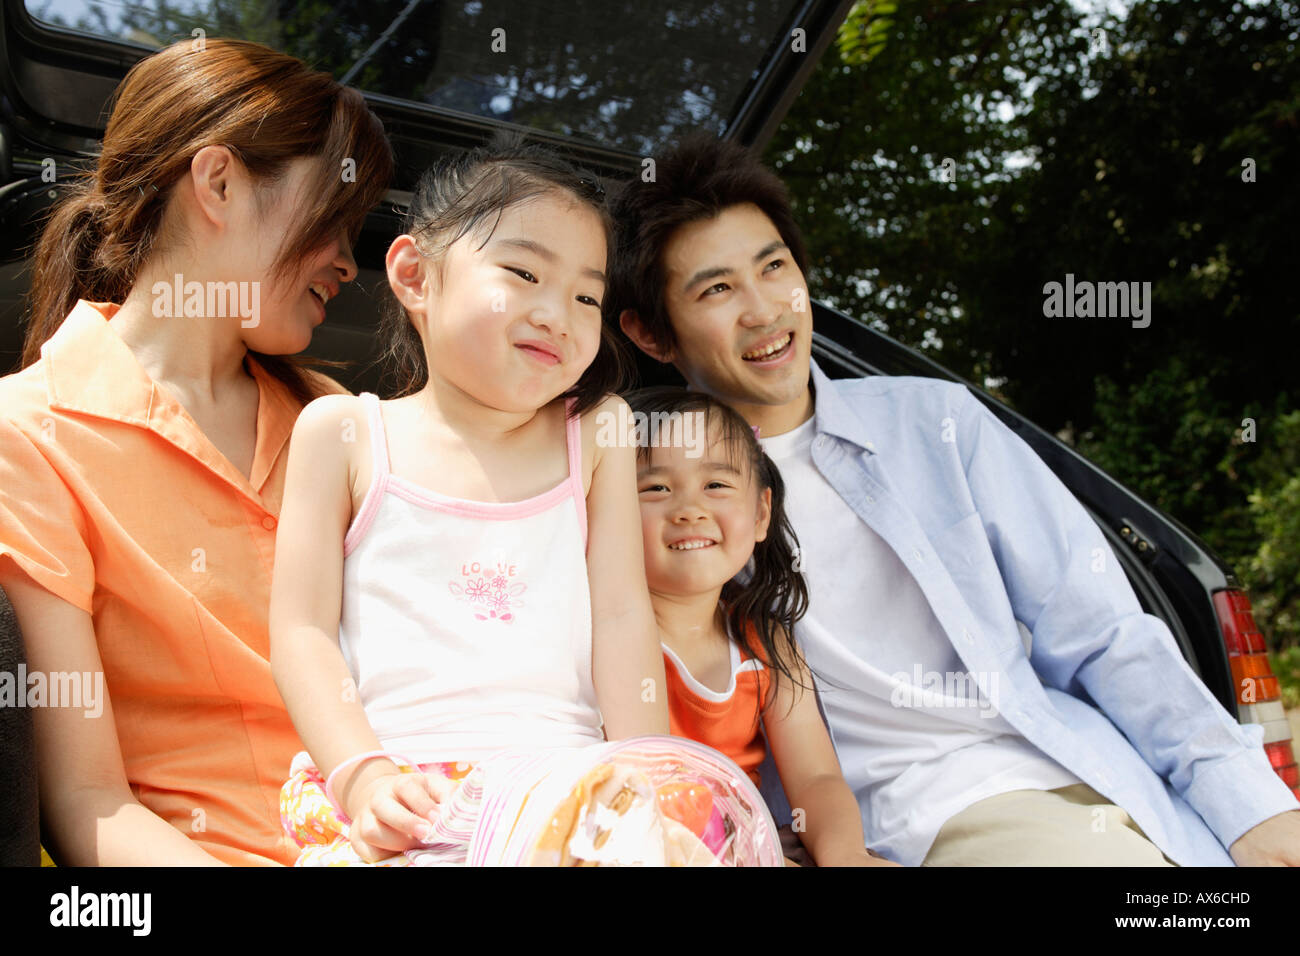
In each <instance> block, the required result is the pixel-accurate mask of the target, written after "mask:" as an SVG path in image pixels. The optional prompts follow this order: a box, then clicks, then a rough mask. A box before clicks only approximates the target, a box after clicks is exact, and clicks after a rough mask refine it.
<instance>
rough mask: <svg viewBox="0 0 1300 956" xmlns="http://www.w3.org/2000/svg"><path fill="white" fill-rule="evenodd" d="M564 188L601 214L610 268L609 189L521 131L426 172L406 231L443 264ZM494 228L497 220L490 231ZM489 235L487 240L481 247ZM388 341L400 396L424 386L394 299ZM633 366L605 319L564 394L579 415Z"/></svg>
mask: <svg viewBox="0 0 1300 956" xmlns="http://www.w3.org/2000/svg"><path fill="white" fill-rule="evenodd" d="M557 190H558V191H562V192H564V193H566V194H567V195H568V196H570V197H572V198H573V199H574V200H576V201H577V202H579V203H580V204H581V205H583V206H585V207H587V208H588V209H590V210H592V211H593V212H595V213H596V215H597V216H598V217H599V218H600V222H601V225H602V227H603V228H604V230H605V252H606V255H605V262H606V266H605V271H606V273H609V272H610V271H611V270H612V268H613V262H614V224H613V221H612V220H611V219H610V214H609V209H608V207H607V206H606V205H605V190H604V187H603V186H601V184H600V183H599V181H598V180H597V179H596V177H595V176H593V175H591V174H590V173H586V172H584V171H582V170H580V169H578V168H577V167H575V166H573V165H571V164H570V163H568V162H567V161H565V160H563V159H561V158H560V157H559V156H557V155H556V154H555V153H553V152H551V151H550V150H549V149H546V148H545V147H543V146H540V145H537V144H529V143H527V142H525V140H524V138H523V135H522V134H520V133H517V132H500V133H498V134H497V135H496V137H495V138H494V139H493V140H492V142H491V143H490V144H488V145H486V146H480V147H478V148H477V149H473V150H470V151H469V152H464V153H460V154H458V155H455V156H451V157H445V158H443V159H441V160H439V161H438V162H437V163H436V164H434V166H432V167H431V168H430V169H428V170H426V171H425V173H424V175H422V176H421V177H420V181H419V184H418V185H417V186H416V187H415V192H414V193H413V194H412V196H411V204H410V206H409V207H408V208H407V212H406V217H405V219H404V220H403V222H402V231H403V232H404V233H406V234H408V235H410V236H411V237H412V238H414V239H415V240H416V242H417V244H418V245H419V246H420V250H421V251H422V252H423V253H424V254H425V255H426V256H429V257H430V258H432V259H436V260H441V259H442V257H443V256H444V255H445V254H446V252H447V250H448V249H449V248H451V245H452V244H453V243H454V242H456V240H458V239H460V238H462V237H464V236H466V235H468V234H470V233H472V232H474V231H475V230H476V229H478V228H479V226H481V225H483V224H484V223H485V222H487V221H488V220H489V219H490V218H492V217H494V216H495V217H496V220H497V221H499V220H500V217H501V213H503V212H504V211H505V210H506V209H508V208H510V207H511V206H514V205H517V204H518V203H522V202H525V201H527V200H529V199H533V198H535V197H537V196H541V195H544V194H546V193H548V192H553V191H557ZM495 228H496V223H495V222H493V229H495ZM490 238H491V232H490V231H489V233H488V235H487V236H486V237H484V240H483V241H484V243H486V242H487V241H488V240H489V239H490ZM379 335H380V341H381V342H383V343H384V346H383V353H382V354H381V356H380V361H381V362H384V363H385V366H386V372H387V374H388V375H390V376H391V377H392V378H393V379H394V381H395V388H396V391H395V394H396V395H398V396H400V395H407V394H409V393H411V392H414V391H417V390H418V389H420V388H422V387H423V386H424V384H425V382H427V381H428V378H429V369H428V365H427V363H426V361H425V357H424V345H423V343H422V342H421V341H420V334H419V332H417V331H416V329H415V326H414V325H413V324H412V322H411V319H410V317H409V316H408V315H407V314H406V310H405V309H403V308H402V306H401V304H400V303H398V302H397V299H396V297H391V298H390V302H389V305H388V308H387V309H386V310H385V313H384V316H383V319H382V320H381V322H380V327H379ZM629 368H630V362H629V361H628V358H627V354H626V352H625V351H624V347H623V345H622V344H621V342H620V340H619V337H618V336H617V335H616V334H615V333H614V331H613V330H612V329H610V328H608V327H607V326H606V325H605V324H604V323H603V322H602V323H601V329H600V350H599V351H598V352H597V353H596V358H595V361H593V362H592V363H591V365H590V366H588V367H587V370H586V371H585V372H584V373H583V374H582V377H581V378H580V379H578V382H577V384H576V385H574V386H573V388H571V389H569V391H567V392H565V393H564V395H563V396H562V397H563V398H566V399H567V398H575V399H576V400H577V401H576V405H575V407H574V414H576V415H580V414H582V413H583V412H585V411H587V410H588V409H591V408H594V407H595V406H596V405H598V404H600V402H601V400H602V399H604V398H605V396H606V395H608V394H610V393H611V392H618V391H619V390H620V389H622V388H623V387H624V385H625V384H626V382H627V381H628V369H629Z"/></svg>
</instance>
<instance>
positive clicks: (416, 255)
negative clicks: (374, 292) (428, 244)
mask: <svg viewBox="0 0 1300 956" xmlns="http://www.w3.org/2000/svg"><path fill="white" fill-rule="evenodd" d="M384 267H385V269H387V271H388V285H389V287H390V288H391V289H392V290H393V295H395V296H396V297H397V301H398V302H400V303H401V305H402V308H404V309H406V311H407V313H408V314H411V315H415V314H417V313H418V314H421V315H422V314H424V312H425V310H426V308H427V305H428V297H429V293H430V292H431V291H433V289H434V288H435V287H436V285H437V274H436V273H437V270H436V269H433V268H431V264H430V262H429V261H428V260H427V259H426V258H425V257H424V255H423V254H422V253H421V252H420V248H419V246H417V245H416V244H415V240H414V239H412V238H411V237H410V236H408V235H401V236H398V237H397V238H396V239H394V240H393V243H392V245H390V246H389V247H388V254H387V255H386V256H384ZM426 280H427V281H426Z"/></svg>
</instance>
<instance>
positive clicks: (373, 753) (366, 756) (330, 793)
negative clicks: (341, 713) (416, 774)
mask: <svg viewBox="0 0 1300 956" xmlns="http://www.w3.org/2000/svg"><path fill="white" fill-rule="evenodd" d="M376 757H387V758H388V759H389V760H391V761H393V763H395V764H398V765H401V764H405V765H406V766H408V767H412V768H414V769H416V770H419V769H420V765H419V764H417V763H416V762H415V761H414V760H409V759H407V758H406V757H403V756H402V755H401V754H395V753H392V752H391V751H388V750H367V751H366V752H365V753H359V754H353V755H352V756H351V757H349V758H348V759H347V760H345V761H343V762H342V763H341V764H339V765H338V766H337V767H335V768H334V769H333V770H331V771H330V775H329V779H328V780H326V781H325V799H326V800H328V801H329V802H330V805H331V806H333V807H334V812H335V813H337V814H338V815H339V819H340V820H342V821H343V822H344V823H351V822H352V818H351V817H349V816H348V815H347V813H346V812H345V811H344V809H343V804H342V803H340V802H339V800H338V798H336V797H335V796H334V780H335V778H337V777H338V775H339V773H340V771H343V770H347V769H348V768H349V767H355V766H356V765H357V764H359V763H361V762H362V761H363V760H370V759H371V758H376Z"/></svg>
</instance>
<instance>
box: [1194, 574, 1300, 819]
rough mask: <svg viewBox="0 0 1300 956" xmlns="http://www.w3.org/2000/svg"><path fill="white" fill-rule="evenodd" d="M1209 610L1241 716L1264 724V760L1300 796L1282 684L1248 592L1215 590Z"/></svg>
mask: <svg viewBox="0 0 1300 956" xmlns="http://www.w3.org/2000/svg"><path fill="white" fill-rule="evenodd" d="M1214 610H1215V613H1216V614H1217V615H1218V618H1219V627H1220V628H1221V629H1222V631H1223V645H1224V647H1225V649H1226V650H1227V652H1228V666H1229V667H1230V668H1231V669H1232V684H1233V688H1234V690H1235V691H1236V694H1237V704H1238V711H1239V712H1240V714H1241V720H1242V722H1243V723H1255V724H1261V725H1263V727H1264V752H1265V753H1266V754H1268V760H1269V763H1271V764H1272V765H1273V769H1274V770H1275V771H1277V775H1278V776H1279V777H1281V778H1282V782H1283V783H1285V784H1286V785H1287V786H1288V787H1290V788H1291V792H1292V793H1294V794H1295V795H1296V799H1297V800H1300V779H1298V778H1300V768H1297V766H1296V759H1295V751H1294V750H1293V749H1292V746H1291V725H1290V723H1289V722H1288V721H1287V717H1286V710H1285V709H1284V708H1283V707H1282V690H1281V688H1280V687H1279V686H1278V682H1277V678H1276V677H1274V676H1273V668H1272V667H1271V666H1270V665H1269V663H1268V654H1267V653H1266V652H1265V648H1264V635H1263V634H1261V633H1260V632H1259V628H1258V627H1256V626H1255V615H1254V614H1253V613H1252V612H1251V608H1250V598H1248V597H1247V596H1246V592H1245V591H1240V590H1237V589H1235V588H1230V589H1228V590H1224V591H1215V592H1214Z"/></svg>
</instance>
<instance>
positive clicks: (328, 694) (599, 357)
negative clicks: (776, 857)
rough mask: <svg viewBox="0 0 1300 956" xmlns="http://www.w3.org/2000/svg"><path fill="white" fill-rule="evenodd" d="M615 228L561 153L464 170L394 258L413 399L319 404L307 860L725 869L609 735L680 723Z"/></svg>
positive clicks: (306, 488) (303, 619) (307, 519)
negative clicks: (642, 520)
mask: <svg viewBox="0 0 1300 956" xmlns="http://www.w3.org/2000/svg"><path fill="white" fill-rule="evenodd" d="M608 226H609V223H608V220H607V214H606V212H605V208H604V206H603V200H602V194H601V192H600V191H599V189H598V188H597V187H596V186H595V185H594V182H593V181H592V180H590V179H583V178H580V176H579V174H578V172H577V171H576V170H574V169H573V168H572V167H570V166H568V165H567V164H566V163H564V162H562V161H560V160H559V159H557V158H555V157H553V156H551V155H550V154H548V153H546V152H544V151H541V150H538V149H536V148H526V147H521V146H519V145H518V144H505V145H499V146H496V147H492V148H483V149H479V150H475V151H473V152H472V153H469V154H467V155H465V156H462V157H460V158H458V159H455V160H452V161H447V162H443V163H442V164H440V165H439V166H438V167H436V168H435V169H433V170H431V171H430V172H429V173H427V174H426V175H425V177H424V178H423V179H422V181H421V182H420V184H419V186H418V188H417V190H416V192H415V195H414V197H413V199H412V203H411V206H410V210H409V214H408V217H407V222H406V230H407V234H406V235H402V236H400V237H398V239H397V240H396V241H395V242H394V243H393V244H392V246H391V247H390V248H389V251H388V255H387V268H388V277H389V284H390V286H391V287H392V289H393V292H394V294H395V296H396V299H397V301H398V303H400V306H401V309H402V310H403V311H402V314H400V315H397V314H395V315H394V317H393V318H394V320H393V321H390V322H388V323H387V325H386V330H387V332H388V333H389V334H390V335H392V336H394V337H395V339H394V342H393V345H392V346H391V348H390V350H389V351H390V355H391V356H392V357H393V358H395V359H396V360H397V363H398V366H399V368H400V369H402V370H404V371H406V373H407V381H406V383H405V384H406V387H405V388H404V389H403V393H402V396H403V397H400V398H397V399H395V400H392V401H383V402H381V401H380V400H379V399H378V398H377V397H376V396H375V395H373V394H369V393H366V394H363V395H361V396H360V397H358V398H353V397H350V396H345V397H329V398H325V399H322V400H320V401H317V402H313V403H312V404H311V405H309V406H308V407H307V408H306V409H305V410H304V411H303V414H302V416H301V417H300V418H299V419H298V423H297V425H296V426H295V428H294V434H293V443H292V448H291V451H290V455H289V468H288V476H287V487H286V491H285V504H284V508H283V512H282V517H281V523H280V533H279V541H278V544H277V549H276V567H275V574H274V583H273V589H272V599H271V664H272V670H273V673H274V674H275V677H276V681H277V683H278V685H279V687H280V690H281V692H282V694H283V696H284V700H285V703H286V704H287V706H288V709H289V713H290V715H291V716H292V717H293V720H294V724H295V726H296V727H297V728H298V731H299V733H300V735H301V737H302V740H303V743H304V744H305V746H306V747H307V750H308V752H309V754H310V757H308V755H306V754H303V755H300V756H299V758H298V759H297V760H296V761H295V762H294V766H293V774H292V777H291V779H290V781H289V782H288V783H287V784H286V785H285V788H284V791H283V793H282V800H281V813H282V816H283V818H284V824H285V827H286V829H287V830H288V831H289V832H290V833H291V834H292V835H293V836H294V837H295V838H296V839H297V840H298V842H300V843H304V844H308V848H307V850H306V851H305V852H304V854H303V855H302V857H301V858H300V859H299V863H300V864H307V863H310V864H335V863H356V862H363V861H364V862H379V863H382V864H384V865H394V864H405V863H408V862H413V863H418V864H433V863H461V862H471V863H486V862H507V861H510V860H514V861H517V862H558V863H570V862H583V863H599V862H624V863H625V862H671V861H675V860H680V859H684V858H693V859H694V860H695V862H710V863H712V862H714V856H709V858H708V860H707V861H705V860H704V859H703V857H704V855H706V854H701V853H697V852H696V851H698V850H699V849H700V846H701V845H702V844H701V841H700V840H698V839H696V838H695V837H696V836H698V834H693V833H688V832H684V829H683V827H684V825H683V824H681V823H680V818H682V817H683V816H684V813H683V812H676V816H673V813H669V812H668V811H673V810H676V811H680V810H681V807H680V806H678V805H677V804H680V803H681V800H678V799H677V797H676V796H674V795H675V794H676V793H677V791H675V790H671V789H670V790H663V789H662V787H660V791H662V792H659V791H657V790H656V787H659V785H661V784H664V785H667V784H672V783H674V782H676V783H682V782H683V781H674V780H672V779H661V778H658V777H654V775H653V774H649V773H648V772H647V771H646V767H647V766H649V765H650V764H651V763H653V760H654V759H655V758H652V757H649V756H646V755H645V752H643V751H637V753H640V754H641V756H639V757H629V756H628V755H629V754H630V753H631V752H630V751H629V750H627V748H622V749H619V748H614V749H615V750H617V754H618V755H619V756H614V755H613V754H612V753H611V752H610V748H609V747H608V746H606V747H605V748H604V749H601V748H599V747H595V745H600V744H601V743H602V742H603V741H604V740H606V739H608V740H610V741H615V740H624V739H626V738H631V737H635V736H637V735H646V734H666V732H667V730H668V717H667V708H666V705H665V703H664V701H663V697H662V695H661V694H657V693H655V689H656V688H658V687H661V686H662V685H663V682H664V671H663V662H662V659H661V655H660V652H659V650H658V646H657V642H656V639H655V631H654V622H653V617H652V613H651V609H650V603H649V596H648V593H647V591H646V588H645V585H644V580H645V574H644V567H643V565H642V560H641V551H640V548H639V547H637V546H636V542H637V534H638V521H637V518H638V516H637V506H636V499H635V480H636V473H635V468H636V458H635V452H634V451H633V449H632V447H631V446H630V445H628V444H626V443H614V444H613V445H612V446H609V447H601V446H599V445H598V444H597V443H596V442H595V441H594V440H593V438H594V436H595V434H596V429H597V420H598V419H603V418H604V417H605V416H611V417H612V419H618V418H619V417H622V418H626V408H620V406H622V405H623V402H622V400H621V399H619V398H617V397H616V396H613V395H610V394H608V393H609V391H610V389H611V388H613V387H615V386H616V385H617V383H618V382H619V381H620V379H621V375H620V371H619V368H620V367H619V363H618V360H617V358H616V352H615V349H616V346H615V344H614V340H613V339H612V336H611V335H610V333H608V332H607V331H606V330H605V328H604V327H603V325H602V322H601V299H602V297H603V296H604V294H605V272H606V261H607V257H608V242H609V239H608V237H609V228H608ZM602 723H603V733H602ZM648 746H650V749H651V750H654V749H655V748H656V747H658V748H660V749H662V747H663V744H662V742H657V743H655V742H651V744H649V745H648ZM634 749H635V748H634ZM679 749H680V748H679ZM593 754H596V755H597V756H596V757H593ZM598 757H599V759H598ZM625 757H626V758H627V759H624V758H625ZM606 758H607V759H606ZM638 761H641V762H640V763H638ZM686 762H687V763H689V762H690V761H689V760H688V761H686ZM661 763H662V761H661ZM669 777H671V774H669ZM652 778H653V779H652ZM697 779H699V778H697V777H693V778H691V780H692V781H694V780H697ZM744 783H745V784H746V785H747V781H745V782H744ZM688 789H689V786H688ZM726 789H727V788H726V787H725V786H724V787H723V788H722V790H726ZM740 792H741V797H738V798H737V800H739V802H741V803H743V802H745V801H746V800H749V798H750V794H749V791H748V790H746V789H745V787H743V786H742V787H740ZM721 795H722V796H731V794H730V793H722V794H721ZM755 796H756V795H755ZM674 800H676V801H677V802H676V803H674ZM521 806H522V807H524V810H526V811H527V813H525V812H524V810H521ZM528 814H531V816H532V817H536V818H537V819H536V821H535V825H532V828H531V830H530V829H529V826H527V825H525V822H526V821H527V820H528V819H531V817H529V816H528ZM665 814H667V815H665ZM743 816H744V814H743V813H742V814H740V817H737V819H740V818H741V817H743ZM757 819H758V822H759V823H760V824H762V823H763V822H764V821H763V820H762V818H761V815H760V816H759V817H758V818H757ZM511 821H515V822H514V825H513V826H511V825H510V822H511ZM520 821H525V822H520ZM742 822H744V821H743V820H742ZM638 828H640V829H638ZM686 829H689V828H686ZM769 830H770V818H768V820H767V827H763V826H759V827H758V829H757V831H756V833H757V836H756V837H755V839H756V840H758V841H759V843H764V842H765V841H769V840H770V837H769ZM525 832H528V833H532V836H531V837H529V838H528V839H527V840H524V842H523V843H518V841H519V840H520V839H522V838H521V837H519V834H520V833H525ZM510 840H515V841H516V843H512V844H510V845H509V846H507V845H506V844H507V843H508V842H509V841H510ZM692 841H694V842H692ZM733 849H734V848H733ZM715 855H716V854H715Z"/></svg>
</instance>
